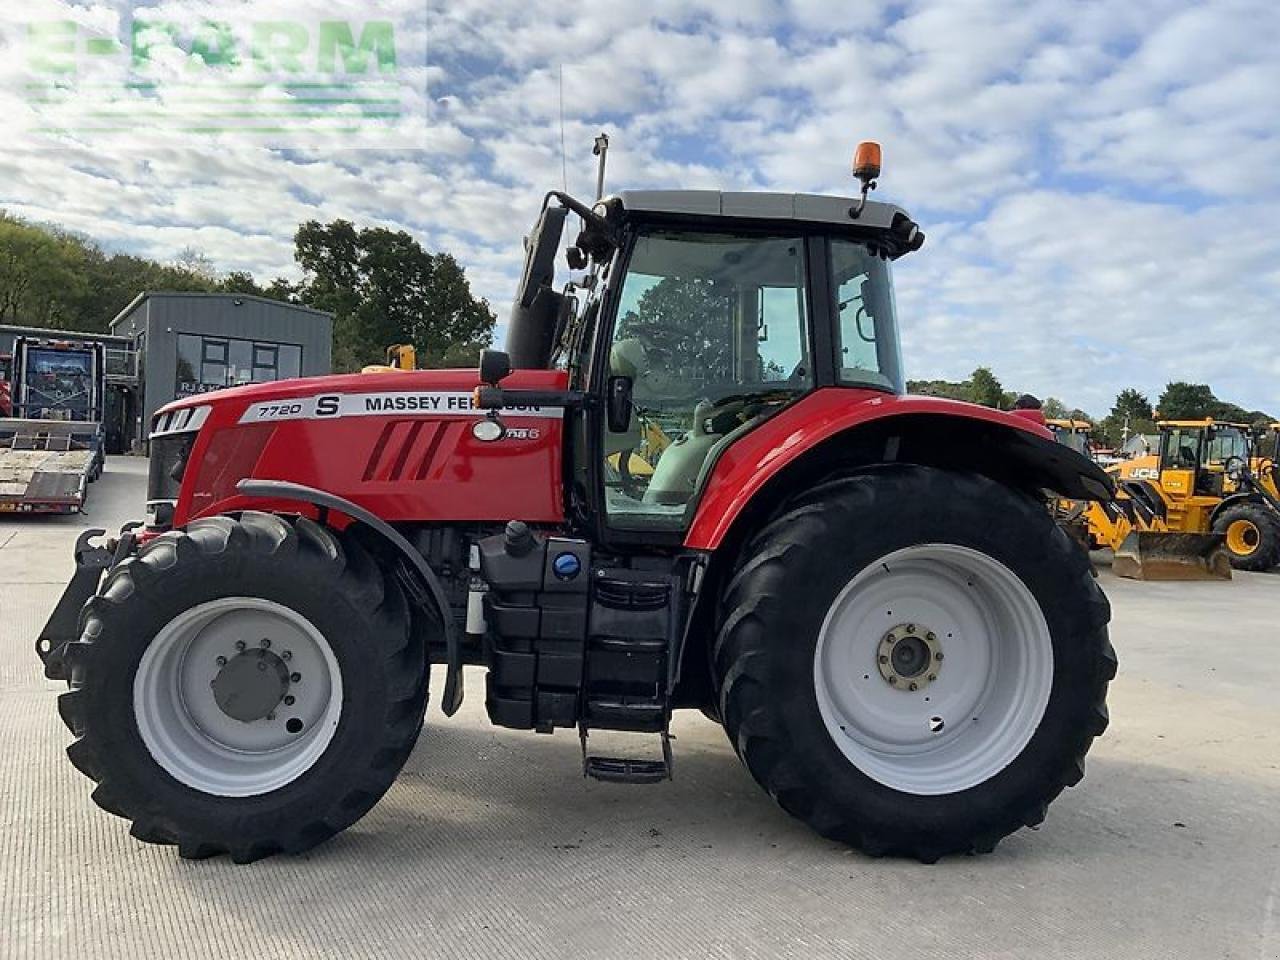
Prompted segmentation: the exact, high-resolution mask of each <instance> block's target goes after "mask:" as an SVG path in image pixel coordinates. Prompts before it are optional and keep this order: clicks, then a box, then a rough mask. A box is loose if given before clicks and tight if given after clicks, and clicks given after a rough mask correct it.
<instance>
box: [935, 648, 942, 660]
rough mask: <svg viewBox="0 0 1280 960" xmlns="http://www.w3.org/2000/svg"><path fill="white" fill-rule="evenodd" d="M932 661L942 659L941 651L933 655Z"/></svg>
mask: <svg viewBox="0 0 1280 960" xmlns="http://www.w3.org/2000/svg"><path fill="white" fill-rule="evenodd" d="M933 659H935V660H941V659H942V651H941V650H939V651H938V652H937V653H935V654H934V655H933Z"/></svg>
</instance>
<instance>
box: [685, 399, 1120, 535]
mask: <svg viewBox="0 0 1280 960" xmlns="http://www.w3.org/2000/svg"><path fill="white" fill-rule="evenodd" d="M879 463H919V464H922V465H926V466H935V467H942V468H949V469H956V470H967V471H971V472H976V473H981V474H984V475H986V476H990V477H991V478H992V479H995V480H998V481H1000V482H1002V483H1005V484H1007V485H1009V486H1013V487H1016V488H1019V489H1025V490H1028V491H1040V490H1048V491H1051V492H1052V493H1054V494H1057V495H1059V496H1062V497H1066V498H1069V499H1073V500H1109V499H1111V498H1112V497H1113V496H1114V492H1115V487H1114V483H1113V481H1112V479H1111V478H1110V477H1109V476H1108V475H1107V473H1106V471H1104V470H1103V469H1102V468H1101V467H1099V466H1098V465H1097V464H1096V463H1094V462H1093V461H1092V460H1090V459H1088V458H1087V457H1085V456H1082V455H1081V454H1079V453H1076V452H1075V451H1074V450H1072V449H1071V448H1070V447H1067V446H1064V445H1063V444H1060V443H1057V442H1055V441H1054V439H1053V435H1052V434H1051V433H1050V432H1049V431H1048V430H1047V429H1046V428H1044V427H1043V426H1041V425H1040V424H1037V423H1034V422H1032V421H1031V420H1027V419H1024V418H1023V417H1020V416H1015V415H1013V414H1009V413H1004V412H1002V411H999V410H993V409H991V408H989V407H980V406H976V405H974V404H969V403H961V402H958V401H953V400H944V399H941V398H938V397H915V396H889V395H886V394H883V393H879V392H875V391H870V390H857V389H849V388H839V387H831V388H825V389H822V390H816V391H814V392H813V393H810V394H808V395H807V396H805V397H803V398H801V399H800V400H798V401H797V402H795V403H793V404H791V405H790V406H789V407H787V408H785V409H784V410H782V411H780V412H779V413H778V414H776V415H775V416H773V417H772V418H770V419H769V420H767V421H765V422H764V423H762V424H761V425H760V426H759V427H757V428H756V429H754V430H752V431H750V432H749V433H747V434H745V435H744V436H742V437H740V438H739V439H737V440H736V441H735V442H734V443H732V444H731V445H730V446H728V447H727V448H725V449H724V450H722V451H720V452H719V456H718V458H717V459H716V460H715V461H714V463H713V465H712V466H711V468H710V470H708V471H706V472H705V474H704V479H703V482H702V484H701V487H702V489H701V491H700V492H701V498H700V499H699V501H698V505H697V508H696V511H695V513H694V517H693V521H692V523H691V525H690V527H689V533H688V534H687V536H686V537H685V545H686V546H687V547H690V548H694V549H700V550H714V549H716V548H717V547H718V546H719V545H720V543H721V542H722V541H723V540H724V539H725V538H726V536H728V534H729V532H730V531H731V530H732V529H733V527H734V526H735V524H737V523H738V521H739V520H740V519H742V518H743V517H744V515H746V514H748V513H753V512H755V511H756V510H760V509H763V510H768V509H771V508H772V506H773V505H774V504H776V503H778V502H780V501H781V500H783V499H786V498H787V497H789V496H791V495H793V494H794V493H796V492H798V491H799V490H803V489H804V488H805V486H806V485H808V484H811V483H813V482H816V481H817V480H818V479H819V478H821V477H822V476H824V475H826V474H829V473H830V472H831V471H832V470H834V469H845V468H848V467H852V466H870V465H874V464H879Z"/></svg>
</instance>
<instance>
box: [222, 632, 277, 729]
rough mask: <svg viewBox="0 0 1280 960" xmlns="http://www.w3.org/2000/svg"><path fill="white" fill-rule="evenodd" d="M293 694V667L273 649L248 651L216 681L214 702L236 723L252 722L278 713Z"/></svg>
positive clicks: (234, 658)
mask: <svg viewBox="0 0 1280 960" xmlns="http://www.w3.org/2000/svg"><path fill="white" fill-rule="evenodd" d="M288 692H289V668H288V667H287V666H285V662H284V661H283V660H281V659H280V658H279V657H278V656H276V655H275V654H274V653H272V652H271V651H270V650H262V649H258V650H246V651H245V652H243V653H239V654H236V656H234V657H233V658H232V659H230V660H229V661H227V663H226V665H225V666H224V667H223V668H222V669H221V670H219V671H218V675H217V676H216V677H214V678H213V699H214V702H215V703H217V705H218V709H220V710H221V711H222V712H223V713H225V714H226V715H227V716H228V717H231V718H232V719H233V720H239V721H240V722H241V723H252V722H253V721H255V720H262V719H265V718H267V717H269V716H271V714H272V713H273V712H274V711H275V709H276V707H278V706H280V703H281V702H282V701H283V700H284V697H285V694H286V693H288Z"/></svg>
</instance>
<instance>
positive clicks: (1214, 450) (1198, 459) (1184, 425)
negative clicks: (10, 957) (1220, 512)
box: [1157, 420, 1249, 498]
mask: <svg viewBox="0 0 1280 960" xmlns="http://www.w3.org/2000/svg"><path fill="white" fill-rule="evenodd" d="M1157 426H1158V428H1159V430H1160V460H1159V471H1160V472H1159V480H1160V485H1161V486H1162V487H1164V489H1165V490H1167V491H1168V492H1169V493H1170V494H1172V495H1173V496H1175V497H1196V496H1199V497H1212V498H1221V497H1222V495H1223V492H1224V486H1225V484H1226V473H1227V463H1228V461H1230V460H1232V459H1240V460H1243V461H1244V462H1245V463H1247V462H1248V460H1249V428H1248V427H1247V426H1245V425H1244V424H1238V423H1218V422H1215V421H1213V420H1169V421H1162V422H1161V423H1159V424H1158V425H1157Z"/></svg>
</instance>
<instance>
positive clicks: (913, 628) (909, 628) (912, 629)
mask: <svg viewBox="0 0 1280 960" xmlns="http://www.w3.org/2000/svg"><path fill="white" fill-rule="evenodd" d="M915 632H916V625H915V624H914V623H908V624H907V633H915Z"/></svg>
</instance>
